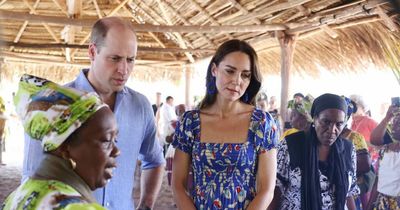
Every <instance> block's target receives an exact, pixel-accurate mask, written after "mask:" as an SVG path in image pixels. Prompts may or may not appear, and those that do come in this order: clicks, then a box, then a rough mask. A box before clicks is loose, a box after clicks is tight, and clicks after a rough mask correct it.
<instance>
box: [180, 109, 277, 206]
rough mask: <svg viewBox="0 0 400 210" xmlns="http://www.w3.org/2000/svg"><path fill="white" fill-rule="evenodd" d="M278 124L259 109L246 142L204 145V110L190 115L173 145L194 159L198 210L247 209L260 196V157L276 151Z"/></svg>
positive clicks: (186, 117)
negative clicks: (258, 186) (258, 168)
mask: <svg viewBox="0 0 400 210" xmlns="http://www.w3.org/2000/svg"><path fill="white" fill-rule="evenodd" d="M276 129H277V128H276V125H275V123H274V120H273V119H272V117H271V116H270V115H269V114H267V113H265V112H263V111H261V110H258V109H255V110H254V111H253V113H252V116H251V120H250V127H249V130H248V137H247V141H246V142H245V143H202V142H200V132H201V131H200V130H201V129H200V111H199V110H193V111H189V112H186V113H185V115H184V116H183V118H182V120H181V121H180V123H179V124H178V127H177V129H176V131H175V135H174V141H173V143H172V144H173V145H174V147H176V148H177V149H179V150H181V151H183V152H185V153H187V154H189V155H190V156H191V162H192V168H193V175H194V180H193V190H192V192H191V195H192V197H193V201H194V205H195V206H196V208H197V209H245V208H246V207H247V206H248V204H249V203H250V202H251V201H252V200H253V199H254V197H255V195H256V174H257V164H258V155H260V154H262V153H265V152H266V151H268V150H270V149H272V148H275V146H276V143H277V139H278V136H277V133H276Z"/></svg>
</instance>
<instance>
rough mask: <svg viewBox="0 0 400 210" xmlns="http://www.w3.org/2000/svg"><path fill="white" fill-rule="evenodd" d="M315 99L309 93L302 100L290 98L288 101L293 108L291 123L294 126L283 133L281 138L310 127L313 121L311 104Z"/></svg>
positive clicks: (289, 106) (291, 108)
mask: <svg viewBox="0 0 400 210" xmlns="http://www.w3.org/2000/svg"><path fill="white" fill-rule="evenodd" d="M313 100H314V98H313V97H312V96H311V95H307V96H306V97H305V98H303V99H302V100H297V101H296V100H290V101H289V102H288V108H289V109H290V110H291V112H290V125H291V126H292V128H290V129H288V130H286V131H285V132H284V133H283V134H282V136H281V140H282V139H284V138H285V137H286V136H288V135H290V134H293V133H297V132H299V131H308V130H309V129H310V126H311V123H312V117H311V105H312V103H313Z"/></svg>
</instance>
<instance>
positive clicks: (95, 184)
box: [69, 107, 119, 190]
mask: <svg viewBox="0 0 400 210" xmlns="http://www.w3.org/2000/svg"><path fill="white" fill-rule="evenodd" d="M116 136H117V123H116V121H115V117H114V114H113V113H112V111H111V110H110V109H109V108H106V107H104V108H102V109H100V110H99V111H97V112H96V113H95V114H94V115H93V116H92V117H91V118H89V119H88V121H86V122H85V124H84V125H82V127H81V128H80V129H79V132H78V133H77V134H76V138H78V139H74V141H78V143H76V145H74V144H71V145H70V146H69V154H70V158H72V159H73V160H74V161H75V162H76V168H75V172H76V173H77V174H78V175H79V176H80V177H81V178H82V179H83V180H84V181H85V182H86V183H87V184H88V186H89V187H90V189H91V190H95V189H96V188H100V187H103V186H105V185H106V183H107V180H108V179H110V178H111V177H112V170H113V169H114V168H115V167H116V161H115V158H116V157H117V156H118V155H119V150H118V148H117V147H116V145H115V139H116Z"/></svg>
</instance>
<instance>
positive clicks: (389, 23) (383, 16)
mask: <svg viewBox="0 0 400 210" xmlns="http://www.w3.org/2000/svg"><path fill="white" fill-rule="evenodd" d="M376 13H377V14H378V15H379V17H380V18H381V19H382V20H383V23H384V24H385V25H386V26H387V27H388V28H389V29H390V31H398V30H399V26H397V24H396V23H394V22H393V20H392V19H391V18H390V17H389V16H388V15H387V14H386V13H385V12H384V11H383V9H382V8H381V7H379V6H377V7H376Z"/></svg>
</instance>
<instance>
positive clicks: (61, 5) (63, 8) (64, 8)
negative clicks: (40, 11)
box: [53, 0, 69, 17]
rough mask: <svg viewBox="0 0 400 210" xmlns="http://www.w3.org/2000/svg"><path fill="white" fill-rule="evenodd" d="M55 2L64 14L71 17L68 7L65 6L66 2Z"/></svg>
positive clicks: (56, 0) (55, 0) (54, 0)
mask: <svg viewBox="0 0 400 210" xmlns="http://www.w3.org/2000/svg"><path fill="white" fill-rule="evenodd" d="M53 2H54V4H55V5H57V7H58V8H59V9H60V10H61V12H63V13H64V14H65V15H66V16H67V17H69V14H68V12H67V5H65V2H62V1H60V0H53Z"/></svg>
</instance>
